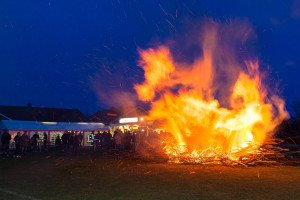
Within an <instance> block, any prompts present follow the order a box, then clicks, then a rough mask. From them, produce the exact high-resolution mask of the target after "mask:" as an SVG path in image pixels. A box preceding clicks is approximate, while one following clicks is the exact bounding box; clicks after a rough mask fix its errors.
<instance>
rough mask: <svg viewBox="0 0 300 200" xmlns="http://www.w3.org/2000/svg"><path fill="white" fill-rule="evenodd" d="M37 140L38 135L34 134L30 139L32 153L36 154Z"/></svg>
mask: <svg viewBox="0 0 300 200" xmlns="http://www.w3.org/2000/svg"><path fill="white" fill-rule="evenodd" d="M38 139H40V137H39V135H38V133H37V132H35V133H34V135H33V136H32V138H31V140H32V144H33V152H37V150H38V146H37V142H38Z"/></svg>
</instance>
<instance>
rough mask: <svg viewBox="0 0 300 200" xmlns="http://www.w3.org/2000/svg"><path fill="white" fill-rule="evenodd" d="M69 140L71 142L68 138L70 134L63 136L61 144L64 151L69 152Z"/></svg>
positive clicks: (65, 133)
mask: <svg viewBox="0 0 300 200" xmlns="http://www.w3.org/2000/svg"><path fill="white" fill-rule="evenodd" d="M68 140H69V137H68V133H67V131H66V132H64V134H63V135H62V136H61V142H62V147H63V151H67V150H68Z"/></svg>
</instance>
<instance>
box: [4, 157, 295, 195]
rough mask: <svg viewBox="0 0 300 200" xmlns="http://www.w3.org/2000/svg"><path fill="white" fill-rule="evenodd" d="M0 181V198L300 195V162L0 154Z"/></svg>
mask: <svg viewBox="0 0 300 200" xmlns="http://www.w3.org/2000/svg"><path fill="white" fill-rule="evenodd" d="M0 180H1V181H0V199H165V200H168V199H172V200H173V199H222V200H226V199H256V200H258V199H272V200H273V199H289V200H291V199H295V200H296V199H297V200H298V199H300V166H283V165H280V166H255V167H248V168H245V167H226V166H213V165H210V166H207V165H183V164H174V163H155V162H142V161H139V160H134V159H132V158H128V157H127V156H124V155H115V154H112V153H106V154H100V153H93V152H92V153H91V152H82V153H81V155H79V156H77V157H72V156H70V155H69V154H67V153H53V152H52V153H43V152H42V153H31V154H29V155H28V156H27V157H26V158H22V159H21V158H8V159H2V158H1V160H0Z"/></svg>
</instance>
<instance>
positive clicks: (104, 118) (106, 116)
mask: <svg viewBox="0 0 300 200" xmlns="http://www.w3.org/2000/svg"><path fill="white" fill-rule="evenodd" d="M119 116H120V110H118V109H117V108H114V107H112V108H110V109H107V110H100V111H98V112H96V113H94V114H93V115H91V116H89V117H88V121H90V122H101V123H103V124H110V123H111V122H112V121H115V120H116V119H119Z"/></svg>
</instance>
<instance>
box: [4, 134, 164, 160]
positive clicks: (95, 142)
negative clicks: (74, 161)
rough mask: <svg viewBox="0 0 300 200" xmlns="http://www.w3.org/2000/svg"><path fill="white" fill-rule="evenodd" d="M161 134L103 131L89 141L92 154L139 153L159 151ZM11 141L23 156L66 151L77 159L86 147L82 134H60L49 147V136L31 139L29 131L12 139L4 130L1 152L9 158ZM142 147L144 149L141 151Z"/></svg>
mask: <svg viewBox="0 0 300 200" xmlns="http://www.w3.org/2000/svg"><path fill="white" fill-rule="evenodd" d="M161 136H162V134H157V133H156V132H147V133H146V132H144V131H135V132H133V131H129V130H125V131H121V130H116V131H114V133H113V135H112V134H111V133H110V131H104V132H102V133H100V132H99V131H98V132H97V133H95V132H94V131H92V133H91V134H90V135H89V137H90V138H89V142H90V144H91V149H92V150H93V151H99V152H106V151H109V150H115V151H116V152H117V153H120V152H124V151H130V152H137V151H140V150H141V149H145V148H152V149H159V148H160V145H161V139H162V137H161ZM11 140H13V141H14V143H15V149H14V156H15V157H24V156H26V152H28V151H32V152H38V151H42V150H45V151H49V149H50V148H51V149H52V150H53V149H54V150H56V151H63V152H71V153H72V155H74V156H76V155H77V154H78V152H79V150H80V148H81V147H82V146H83V145H82V143H83V134H82V133H81V132H77V131H76V132H75V131H65V132H64V133H63V134H62V135H61V136H60V135H57V136H56V138H55V143H54V144H55V145H54V146H50V145H49V142H48V135H47V134H46V133H44V134H43V137H42V138H41V137H40V135H39V134H38V133H37V132H36V133H34V134H33V136H32V137H31V138H30V137H29V136H28V134H27V132H26V131H24V133H23V134H21V133H20V132H18V133H17V135H16V136H15V137H14V138H13V139H12V137H11V135H10V134H9V133H8V131H6V130H4V132H3V134H2V137H1V149H2V156H3V157H8V156H9V150H10V149H9V145H10V142H11ZM141 147H142V148H141Z"/></svg>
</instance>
